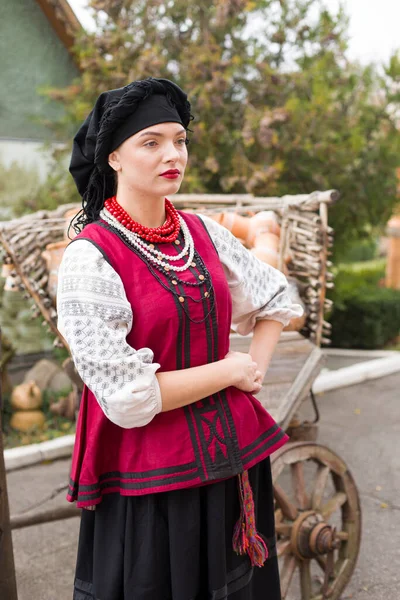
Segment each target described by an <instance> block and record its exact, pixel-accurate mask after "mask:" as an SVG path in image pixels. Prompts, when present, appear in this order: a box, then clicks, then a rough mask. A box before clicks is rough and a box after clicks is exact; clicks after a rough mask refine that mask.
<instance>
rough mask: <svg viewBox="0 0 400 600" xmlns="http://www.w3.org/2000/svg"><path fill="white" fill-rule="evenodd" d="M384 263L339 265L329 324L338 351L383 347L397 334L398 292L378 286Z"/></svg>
mask: <svg viewBox="0 0 400 600" xmlns="http://www.w3.org/2000/svg"><path fill="white" fill-rule="evenodd" d="M384 275H385V262H384V261H383V260H375V261H369V262H361V263H354V264H353V265H340V267H339V269H338V273H337V275H336V279H335V290H334V292H333V293H332V294H331V298H332V299H333V301H334V305H333V310H332V312H331V314H330V317H329V321H330V322H331V324H332V345H333V346H334V347H337V348H363V349H374V348H382V347H383V346H385V345H386V344H387V343H389V342H390V341H392V340H394V339H396V337H397V336H398V335H399V334H400V291H399V290H391V289H386V288H383V287H379V285H380V283H381V282H382V279H383V278H384Z"/></svg>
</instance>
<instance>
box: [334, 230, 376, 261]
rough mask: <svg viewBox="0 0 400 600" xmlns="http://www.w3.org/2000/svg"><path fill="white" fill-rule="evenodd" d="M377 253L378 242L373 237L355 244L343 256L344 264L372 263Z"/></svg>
mask: <svg viewBox="0 0 400 600" xmlns="http://www.w3.org/2000/svg"><path fill="white" fill-rule="evenodd" d="M377 253H378V240H377V239H376V238H375V237H373V236H371V237H368V238H366V239H360V240H358V241H356V242H354V244H352V245H351V246H350V247H349V249H348V250H347V251H346V253H345V254H344V255H343V256H342V261H343V262H344V263H354V262H362V261H370V260H373V259H374V258H376V256H377Z"/></svg>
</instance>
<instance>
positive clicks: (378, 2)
mask: <svg viewBox="0 0 400 600" xmlns="http://www.w3.org/2000/svg"><path fill="white" fill-rule="evenodd" d="M68 1H69V4H70V5H71V7H72V9H73V10H74V12H75V14H76V16H77V17H78V19H79V20H80V21H81V23H82V25H83V26H84V27H85V28H86V29H88V30H89V29H91V28H93V25H92V22H91V19H90V16H89V14H88V11H87V10H85V8H84V7H85V5H86V4H87V2H86V0H68ZM343 3H344V5H345V8H346V11H347V14H348V15H349V17H350V30H349V34H350V42H349V50H348V57H349V58H350V59H352V60H359V61H360V62H361V63H363V64H366V63H370V62H377V63H382V62H387V61H388V59H389V57H390V55H391V53H392V52H393V51H394V50H397V49H400V0H343ZM325 4H326V6H327V7H328V8H332V9H334V10H336V9H337V7H338V5H339V0H325Z"/></svg>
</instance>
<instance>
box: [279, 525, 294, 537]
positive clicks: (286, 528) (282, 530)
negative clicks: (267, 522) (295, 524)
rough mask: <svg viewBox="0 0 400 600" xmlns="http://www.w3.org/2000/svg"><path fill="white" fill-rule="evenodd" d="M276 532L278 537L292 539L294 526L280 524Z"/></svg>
mask: <svg viewBox="0 0 400 600" xmlns="http://www.w3.org/2000/svg"><path fill="white" fill-rule="evenodd" d="M275 532H276V534H277V535H283V536H285V537H290V534H291V533H292V524H291V523H278V525H275Z"/></svg>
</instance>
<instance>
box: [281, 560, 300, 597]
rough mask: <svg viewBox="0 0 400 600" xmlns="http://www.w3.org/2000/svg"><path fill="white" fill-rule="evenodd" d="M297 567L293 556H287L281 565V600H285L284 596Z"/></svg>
mask: <svg viewBox="0 0 400 600" xmlns="http://www.w3.org/2000/svg"><path fill="white" fill-rule="evenodd" d="M296 565H297V560H296V557H295V556H293V554H290V555H287V556H286V557H285V561H284V563H283V568H282V571H281V595H282V600H285V598H286V595H287V593H288V591H289V587H290V582H291V581H292V577H293V573H294V572H295V569H296Z"/></svg>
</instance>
